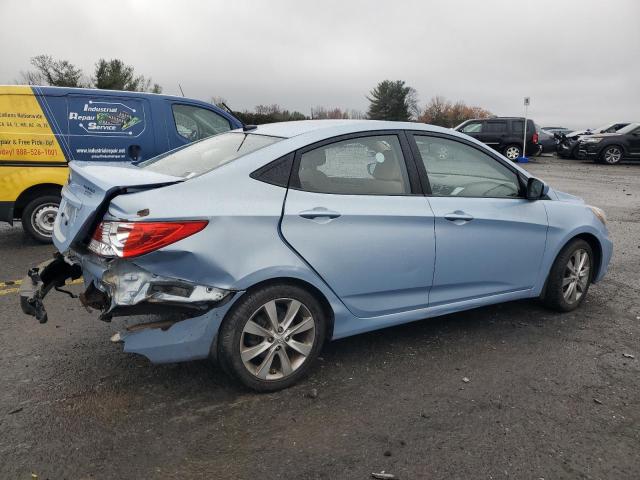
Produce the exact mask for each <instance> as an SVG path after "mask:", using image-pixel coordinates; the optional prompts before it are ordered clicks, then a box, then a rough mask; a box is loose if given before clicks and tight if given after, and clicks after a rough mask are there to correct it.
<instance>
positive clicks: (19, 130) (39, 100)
mask: <svg viewBox="0 0 640 480" xmlns="http://www.w3.org/2000/svg"><path fill="white" fill-rule="evenodd" d="M240 126H242V124H241V122H240V121H239V120H238V119H236V118H235V117H234V116H233V115H230V114H229V113H227V112H225V111H223V110H221V109H219V108H218V107H216V106H214V105H211V104H209V103H205V102H201V101H198V100H192V99H189V98H181V97H172V96H168V95H156V94H152V93H141V92H123V91H112V90H96V89H88V88H58V87H37V86H19V85H10V86H0V221H4V222H9V223H12V222H13V221H14V219H21V220H22V227H23V228H24V230H25V231H26V232H27V233H28V234H29V235H30V236H31V237H33V238H34V239H36V240H38V241H40V242H50V241H51V233H52V231H53V222H54V219H55V217H56V214H57V212H58V205H59V203H60V190H61V189H62V185H64V183H65V182H66V181H67V177H68V175H69V170H68V169H67V162H69V161H71V160H82V161H87V162H96V161H101V162H102V161H108V162H117V163H129V162H136V161H142V160H146V159H149V158H151V157H154V156H156V155H158V154H160V153H164V152H166V151H168V150H172V149H174V148H178V147H182V146H184V145H186V144H188V143H191V142H193V141H195V140H200V139H202V138H206V137H208V136H210V135H215V134H217V133H221V132H226V131H227V130H230V129H233V128H239V127H240Z"/></svg>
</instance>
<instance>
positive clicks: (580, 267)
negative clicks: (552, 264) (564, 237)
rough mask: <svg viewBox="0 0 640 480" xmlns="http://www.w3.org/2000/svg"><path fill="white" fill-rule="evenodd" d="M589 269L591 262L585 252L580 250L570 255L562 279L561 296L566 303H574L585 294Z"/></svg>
mask: <svg viewBox="0 0 640 480" xmlns="http://www.w3.org/2000/svg"><path fill="white" fill-rule="evenodd" d="M590 268H591V262H590V260H589V254H588V253H587V251H586V250H584V249H582V248H580V249H578V250H576V251H575V252H573V253H572V254H571V256H570V257H569V261H568V262H567V266H566V267H565V271H564V277H563V278H562V295H563V296H564V299H565V301H566V302H567V303H569V304H574V303H576V302H577V301H579V300H580V298H582V295H584V293H585V292H586V290H587V287H588V286H589V271H590Z"/></svg>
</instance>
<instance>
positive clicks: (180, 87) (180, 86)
mask: <svg viewBox="0 0 640 480" xmlns="http://www.w3.org/2000/svg"><path fill="white" fill-rule="evenodd" d="M178 88H179V89H180V93H181V94H182V96H183V97H184V92H183V91H182V85H180V84H179V83H178Z"/></svg>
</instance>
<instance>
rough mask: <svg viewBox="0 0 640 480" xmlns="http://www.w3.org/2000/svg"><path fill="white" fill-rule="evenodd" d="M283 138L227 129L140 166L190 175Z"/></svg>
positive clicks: (168, 173) (173, 173)
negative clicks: (224, 131)
mask: <svg viewBox="0 0 640 480" xmlns="http://www.w3.org/2000/svg"><path fill="white" fill-rule="evenodd" d="M279 140H282V138H280V137H270V136H267V135H256V134H252V133H241V132H228V133H222V134H220V135H216V136H215V137H211V138H207V139H205V140H202V141H200V142H196V143H193V144H191V145H187V146H185V147H181V148H179V149H176V150H172V151H169V152H167V153H164V154H162V155H159V156H157V157H154V158H152V159H150V160H147V161H146V162H142V163H139V164H138V167H140V168H145V169H147V170H151V171H153V172H158V173H163V174H165V175H172V176H174V177H183V178H191V177H195V176H197V175H200V174H202V173H205V172H208V171H210V170H213V169H215V168H218V167H221V166H222V165H224V164H225V163H229V162H231V161H233V160H235V159H237V158H240V157H242V156H244V155H247V154H248V153H251V152H254V151H256V150H259V149H261V148H264V147H267V146H269V145H271V144H272V143H275V142H277V141H279Z"/></svg>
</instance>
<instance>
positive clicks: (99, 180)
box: [53, 162, 184, 253]
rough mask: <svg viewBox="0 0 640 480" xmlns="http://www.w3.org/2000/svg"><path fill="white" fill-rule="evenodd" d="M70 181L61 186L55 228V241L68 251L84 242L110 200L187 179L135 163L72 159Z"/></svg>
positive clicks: (59, 248) (57, 245) (60, 248)
mask: <svg viewBox="0 0 640 480" xmlns="http://www.w3.org/2000/svg"><path fill="white" fill-rule="evenodd" d="M69 167H70V175H69V180H68V182H67V184H66V185H65V186H64V187H63V188H62V201H61V202H60V210H59V213H58V216H57V218H56V221H55V224H54V227H53V243H54V245H55V246H56V248H57V249H58V250H59V251H60V252H63V253H64V252H66V251H67V250H69V248H70V247H71V245H72V244H73V243H75V242H79V241H82V240H83V239H84V238H85V237H86V236H87V234H88V233H89V232H88V230H90V229H91V227H92V226H93V225H94V223H95V221H96V220H99V218H98V219H97V218H96V217H97V216H98V215H100V217H101V216H102V215H104V213H105V212H106V209H107V208H108V205H109V202H110V201H111V199H112V198H114V197H115V196H117V195H119V194H122V193H126V192H127V191H131V190H135V191H139V190H144V189H149V188H158V187H162V186H165V185H171V184H174V183H178V182H181V181H184V179H183V178H179V177H173V176H170V175H164V174H161V173H156V172H152V171H150V170H145V169H141V168H138V167H136V166H133V165H128V164H127V165H113V164H104V163H94V162H92V163H88V162H71V163H70V164H69Z"/></svg>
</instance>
